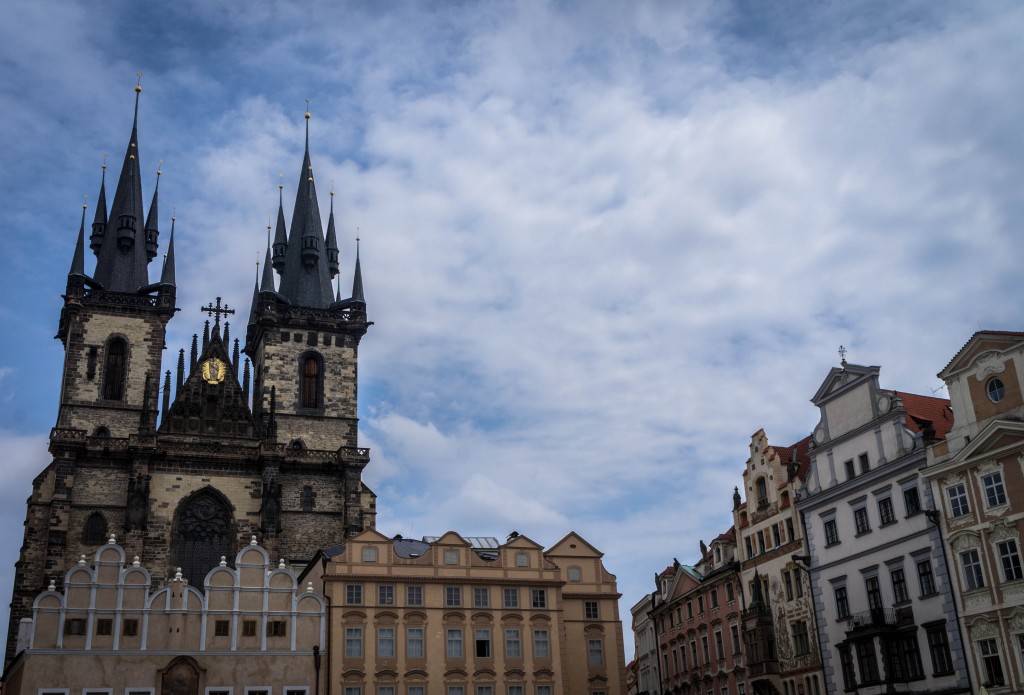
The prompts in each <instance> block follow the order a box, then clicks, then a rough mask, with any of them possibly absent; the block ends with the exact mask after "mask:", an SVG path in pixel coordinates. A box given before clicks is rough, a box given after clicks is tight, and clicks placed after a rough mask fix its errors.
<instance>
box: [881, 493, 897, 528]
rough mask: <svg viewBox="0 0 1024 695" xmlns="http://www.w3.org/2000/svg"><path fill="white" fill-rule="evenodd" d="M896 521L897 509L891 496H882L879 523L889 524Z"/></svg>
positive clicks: (882, 524)
mask: <svg viewBox="0 0 1024 695" xmlns="http://www.w3.org/2000/svg"><path fill="white" fill-rule="evenodd" d="M895 523H896V510H894V509H893V506H892V498H891V497H882V498H880V499H879V500H878V525H879V526H888V525H889V524H895Z"/></svg>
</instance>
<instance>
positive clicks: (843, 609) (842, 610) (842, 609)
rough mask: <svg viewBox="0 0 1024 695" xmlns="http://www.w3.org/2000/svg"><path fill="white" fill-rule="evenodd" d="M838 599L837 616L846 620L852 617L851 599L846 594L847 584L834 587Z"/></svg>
mask: <svg viewBox="0 0 1024 695" xmlns="http://www.w3.org/2000/svg"><path fill="white" fill-rule="evenodd" d="M834 593H835V599H836V618H838V619H839V620H846V619H847V618H849V617H850V599H849V597H848V596H847V594H846V587H845V586H837V587H835V589H834Z"/></svg>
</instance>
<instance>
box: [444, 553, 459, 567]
mask: <svg viewBox="0 0 1024 695" xmlns="http://www.w3.org/2000/svg"><path fill="white" fill-rule="evenodd" d="M444 564H446V565H457V564H459V551H458V550H446V551H444Z"/></svg>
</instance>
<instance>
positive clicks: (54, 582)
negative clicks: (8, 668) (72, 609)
mask: <svg viewBox="0 0 1024 695" xmlns="http://www.w3.org/2000/svg"><path fill="white" fill-rule="evenodd" d="M310 584H311V585H312V582H310ZM46 590H47V591H56V590H57V580H55V579H53V578H51V579H50V585H49V586H48V587H46Z"/></svg>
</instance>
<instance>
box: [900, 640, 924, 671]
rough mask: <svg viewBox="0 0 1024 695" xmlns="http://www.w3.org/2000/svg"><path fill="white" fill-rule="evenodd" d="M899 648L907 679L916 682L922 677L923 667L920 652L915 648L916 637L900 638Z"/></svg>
mask: <svg viewBox="0 0 1024 695" xmlns="http://www.w3.org/2000/svg"><path fill="white" fill-rule="evenodd" d="M900 646H901V647H902V650H903V655H902V656H903V660H904V662H905V664H906V668H907V678H909V679H910V680H917V679H918V678H922V677H924V667H922V665H921V650H920V649H919V648H918V646H917V636H916V635H911V636H909V637H901V638H900Z"/></svg>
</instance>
